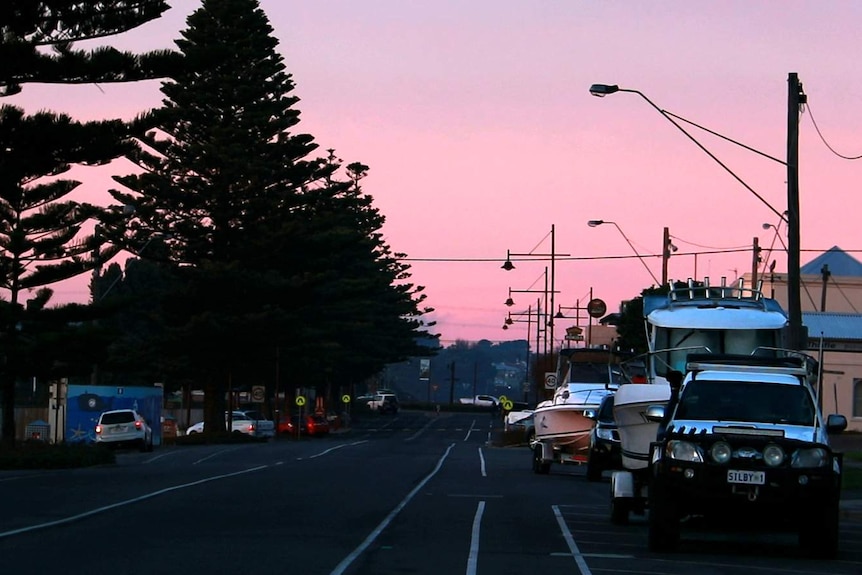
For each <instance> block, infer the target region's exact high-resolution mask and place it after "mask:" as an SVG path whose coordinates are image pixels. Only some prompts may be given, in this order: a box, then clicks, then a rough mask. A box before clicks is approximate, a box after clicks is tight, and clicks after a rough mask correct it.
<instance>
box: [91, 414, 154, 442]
mask: <svg viewBox="0 0 862 575" xmlns="http://www.w3.org/2000/svg"><path fill="white" fill-rule="evenodd" d="M96 443H98V444H101V445H108V446H111V447H121V446H125V445H134V446H136V447H138V448H140V450H141V451H152V450H153V430H152V429H151V428H150V426H149V425H148V424H147V421H146V420H145V419H144V418H143V416H142V415H141V414H140V413H138V412H137V411H135V410H134V409H114V410H111V411H105V412H102V414H101V415H100V416H99V422H98V423H96Z"/></svg>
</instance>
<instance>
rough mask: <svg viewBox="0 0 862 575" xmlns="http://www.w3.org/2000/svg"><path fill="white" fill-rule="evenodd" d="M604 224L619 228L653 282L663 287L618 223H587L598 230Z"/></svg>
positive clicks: (593, 221)
mask: <svg viewBox="0 0 862 575" xmlns="http://www.w3.org/2000/svg"><path fill="white" fill-rule="evenodd" d="M603 224H611V225H613V226H614V227H615V228H617V231H619V232H620V235H621V236H623V239H624V240H625V241H626V243H627V244H628V245H629V247H630V248H631V249H632V251H633V252H634V253H635V255H636V256H637V258H638V259H639V260H640V262H641V263H642V264H643V266H644V268H645V269H646V271H647V272H648V273H649V275H650V277H651V278H652V281H654V282H655V283H656V285H658V286H660V285H662V284H661V282H660V281H658V278H657V277H655V274H654V273H652V270H651V269H649V266H648V265H647V263H646V262H645V261H644V259H643V256H641V255H640V253H639V252H638V250H637V249H636V248H635V246H634V244H632V242H631V241H630V240H629V238H628V236H627V235H626V234H625V232H624V231H623V229H622V228H621V227H620V226H619V225H617V223H616V222H609V221H606V220H590V221H588V222H587V225H588V226H590V227H591V228H596V227H598V226H601V225H603Z"/></svg>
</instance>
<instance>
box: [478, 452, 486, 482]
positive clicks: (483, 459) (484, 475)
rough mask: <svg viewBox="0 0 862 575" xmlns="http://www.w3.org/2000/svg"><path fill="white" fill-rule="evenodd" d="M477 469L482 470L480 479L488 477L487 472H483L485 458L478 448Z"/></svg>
mask: <svg viewBox="0 0 862 575" xmlns="http://www.w3.org/2000/svg"><path fill="white" fill-rule="evenodd" d="M479 463H480V465H479V467H480V468H481V469H482V477H488V472H487V471H486V470H485V456H484V454H483V453H482V448H481V447H480V448H479Z"/></svg>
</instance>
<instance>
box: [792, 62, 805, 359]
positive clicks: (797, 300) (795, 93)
mask: <svg viewBox="0 0 862 575" xmlns="http://www.w3.org/2000/svg"><path fill="white" fill-rule="evenodd" d="M787 85H788V86H787V87H788V90H787V307H788V310H787V311H788V313H789V315H790V334H789V335H790V341H789V342H788V343H789V345H790V348H791V349H797V350H803V349H806V348H807V347H808V345H807V344H808V342H807V341H806V340H807V339H808V338H807V336H806V335H805V334H804V331H803V328H802V299H801V295H800V293H799V290H800V283H801V279H802V278H801V277H800V274H801V272H800V270H799V267H800V264H799V251H800V245H799V108H800V106H801V105H803V104H805V103H806V102H807V97H806V95H805V93H804V92H803V91H802V82H800V81H799V77H798V76H797V75H796V73H795V72H791V73H790V75H789V76H788V78H787Z"/></svg>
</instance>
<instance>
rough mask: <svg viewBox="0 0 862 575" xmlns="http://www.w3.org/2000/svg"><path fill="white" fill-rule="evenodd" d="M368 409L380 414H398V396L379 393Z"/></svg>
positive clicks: (369, 403) (370, 402)
mask: <svg viewBox="0 0 862 575" xmlns="http://www.w3.org/2000/svg"><path fill="white" fill-rule="evenodd" d="M368 408H369V409H371V410H373V411H376V412H378V413H386V412H391V413H398V396H397V395H395V394H394V393H378V394H377V395H375V396H374V399H372V400H371V401H369V402H368Z"/></svg>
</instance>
